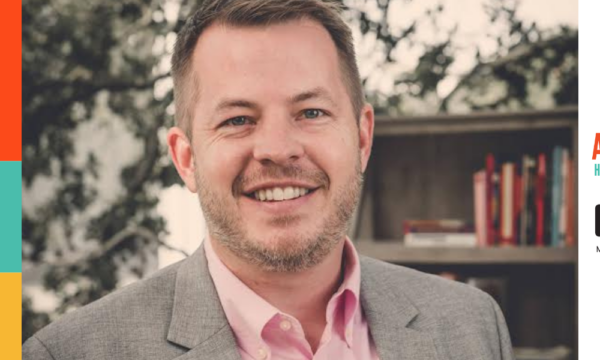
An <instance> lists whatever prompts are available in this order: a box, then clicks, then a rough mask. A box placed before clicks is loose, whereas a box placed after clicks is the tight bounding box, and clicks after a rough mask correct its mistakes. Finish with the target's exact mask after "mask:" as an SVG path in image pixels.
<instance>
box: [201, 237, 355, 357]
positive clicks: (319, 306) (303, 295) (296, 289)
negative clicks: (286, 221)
mask: <svg viewBox="0 0 600 360" xmlns="http://www.w3.org/2000/svg"><path fill="white" fill-rule="evenodd" d="M209 241H210V240H209ZM211 245H212V247H213V249H214V251H215V253H216V254H217V255H218V256H219V258H220V259H221V261H222V262H223V264H225V266H227V268H229V270H230V271H231V272H232V273H233V274H234V275H235V276H237V277H238V278H239V279H240V280H241V281H242V282H243V283H244V284H245V285H246V286H248V287H249V288H250V289H252V291H254V292H255V293H256V294H258V295H259V296H260V297H262V298H263V299H265V300H266V301H267V302H269V303H270V304H271V305H273V306H274V307H276V308H277V309H279V310H280V311H282V312H284V313H287V314H289V315H291V316H293V317H295V318H296V319H298V321H299V322H300V323H301V324H302V327H303V330H304V332H305V334H306V337H307V339H308V340H309V342H310V343H311V346H313V345H316V344H318V342H319V340H320V338H321V334H322V332H323V329H324V328H325V324H326V319H325V312H326V308H327V303H328V302H329V300H330V299H331V297H332V295H333V294H334V293H335V291H336V290H337V289H338V287H339V285H340V277H341V275H342V256H343V249H344V241H340V242H339V243H338V244H337V245H336V246H335V248H334V249H333V250H332V251H331V252H330V253H329V254H328V255H327V256H326V257H325V259H324V260H323V261H322V262H321V263H319V264H318V265H316V266H314V267H312V268H310V269H306V270H304V271H300V272H285V273H281V272H271V271H265V270H263V269H261V268H260V267H258V266H256V265H254V264H249V263H247V262H245V261H243V260H242V259H240V258H238V257H237V256H235V255H234V254H233V253H231V252H230V251H229V250H228V249H227V248H225V247H223V246H221V245H220V244H219V242H218V241H214V240H212V241H211ZM313 350H314V346H313Z"/></svg>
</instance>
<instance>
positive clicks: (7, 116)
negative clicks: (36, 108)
mask: <svg viewBox="0 0 600 360" xmlns="http://www.w3.org/2000/svg"><path fill="white" fill-rule="evenodd" d="M0 39H1V42H0V43H1V44H2V56H0V72H1V74H2V76H1V79H2V83H1V85H0V92H1V95H0V99H2V116H1V119H0V161H21V116H22V112H21V89H22V88H21V2H20V1H16V0H8V1H3V2H2V11H0Z"/></svg>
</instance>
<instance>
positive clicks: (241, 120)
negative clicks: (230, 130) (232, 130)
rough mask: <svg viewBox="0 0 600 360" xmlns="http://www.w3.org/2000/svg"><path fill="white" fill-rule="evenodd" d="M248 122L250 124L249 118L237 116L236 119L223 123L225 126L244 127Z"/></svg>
mask: <svg viewBox="0 0 600 360" xmlns="http://www.w3.org/2000/svg"><path fill="white" fill-rule="evenodd" d="M248 122H249V119H248V117H247V116H236V117H233V118H231V119H228V120H226V121H225V122H224V123H223V125H226V126H227V125H230V126H244V125H247V124H248Z"/></svg>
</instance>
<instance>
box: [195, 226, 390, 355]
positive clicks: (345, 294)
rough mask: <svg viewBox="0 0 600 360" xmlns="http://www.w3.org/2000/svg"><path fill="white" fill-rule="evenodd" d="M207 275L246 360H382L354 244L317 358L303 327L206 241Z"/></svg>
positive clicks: (346, 248) (347, 246)
mask: <svg viewBox="0 0 600 360" xmlns="http://www.w3.org/2000/svg"><path fill="white" fill-rule="evenodd" d="M205 250H206V259H207V261H208V270H209V272H210V275H211V277H212V279H213V282H214V283H215V287H216V289H217V293H218V294H219V299H220V301H221V305H222V306H223V310H224V311H225V316H227V320H228V322H229V325H230V326H231V329H232V330H233V333H234V335H235V338H236V342H237V346H238V350H239V352H240V354H241V356H242V359H244V360H248V359H253V360H267V359H273V360H278V359H286V360H288V359H289V360H300V359H302V360H304V359H314V360H325V359H336V360H337V359H361V360H362V359H374V360H378V359H379V357H378V356H377V353H376V351H375V344H374V343H373V340H372V338H371V336H370V334H369V326H368V324H367V320H366V318H365V316H364V314H363V313H362V309H361V306H360V300H359V299H360V262H359V261H358V254H357V252H356V249H355V248H354V245H352V242H351V241H350V240H349V239H348V238H346V239H345V243H344V256H345V257H346V258H345V262H344V263H345V269H344V279H343V281H342V284H341V285H340V287H339V289H338V290H337V291H336V293H335V294H334V295H333V296H332V297H331V300H329V303H328V304H327V310H326V320H327V324H326V326H325V330H324V331H323V336H322V337H321V342H320V344H319V347H318V349H317V351H316V353H314V354H313V352H312V350H311V348H310V345H309V343H308V341H307V340H306V338H305V336H304V331H303V330H302V326H301V325H300V322H299V321H298V320H297V319H295V318H294V317H292V316H290V315H288V314H286V313H284V312H282V311H279V310H278V309H277V308H275V307H274V306H273V305H271V304H269V303H268V302H267V301H266V300H264V299H263V298H261V297H260V296H259V295H257V294H256V293H255V292H254V291H252V290H251V289H250V288H248V287H247V286H246V285H245V284H244V283H243V282H242V281H241V280H239V279H238V278H237V277H236V276H235V275H234V274H233V273H232V272H231V271H230V270H229V269H228V268H227V267H226V266H225V265H224V264H223V263H222V262H221V260H220V259H219V257H218V256H217V254H216V253H215V251H214V249H213V248H212V245H211V240H210V238H208V239H207V240H206V241H205Z"/></svg>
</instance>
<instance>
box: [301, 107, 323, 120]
mask: <svg viewBox="0 0 600 360" xmlns="http://www.w3.org/2000/svg"><path fill="white" fill-rule="evenodd" d="M302 115H303V116H304V117H305V118H307V119H316V118H318V117H320V116H323V115H325V113H324V112H323V110H319V109H306V110H304V111H303V112H302Z"/></svg>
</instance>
